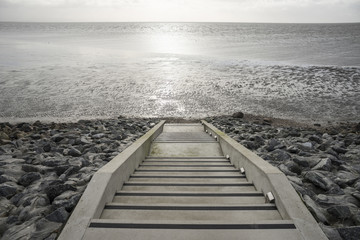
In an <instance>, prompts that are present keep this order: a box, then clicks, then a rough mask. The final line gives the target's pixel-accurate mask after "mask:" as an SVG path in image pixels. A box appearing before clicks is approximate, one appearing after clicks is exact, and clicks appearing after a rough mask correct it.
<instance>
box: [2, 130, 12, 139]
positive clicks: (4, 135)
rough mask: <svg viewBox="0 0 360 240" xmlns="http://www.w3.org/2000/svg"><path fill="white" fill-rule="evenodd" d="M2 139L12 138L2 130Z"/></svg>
mask: <svg viewBox="0 0 360 240" xmlns="http://www.w3.org/2000/svg"><path fill="white" fill-rule="evenodd" d="M0 140H10V138H9V136H8V135H7V134H6V133H5V132H3V131H0Z"/></svg>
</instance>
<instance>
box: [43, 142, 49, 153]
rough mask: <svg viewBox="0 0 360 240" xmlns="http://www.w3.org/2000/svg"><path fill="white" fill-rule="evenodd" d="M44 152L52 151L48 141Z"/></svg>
mask: <svg viewBox="0 0 360 240" xmlns="http://www.w3.org/2000/svg"><path fill="white" fill-rule="evenodd" d="M43 150H44V152H50V151H51V144H50V143H47V144H45V145H44V146H43Z"/></svg>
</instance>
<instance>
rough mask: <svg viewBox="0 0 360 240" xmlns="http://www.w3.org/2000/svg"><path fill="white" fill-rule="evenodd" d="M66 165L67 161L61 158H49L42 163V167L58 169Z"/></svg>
mask: <svg viewBox="0 0 360 240" xmlns="http://www.w3.org/2000/svg"><path fill="white" fill-rule="evenodd" d="M64 163H66V160H64V159H60V158H47V159H45V160H44V161H42V162H41V164H42V165H44V166H48V167H56V166H59V165H61V164H64Z"/></svg>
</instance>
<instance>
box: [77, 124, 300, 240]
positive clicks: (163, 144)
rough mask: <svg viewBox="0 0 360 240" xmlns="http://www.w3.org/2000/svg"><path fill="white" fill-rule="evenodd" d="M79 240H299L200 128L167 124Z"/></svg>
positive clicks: (294, 231) (286, 221)
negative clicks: (143, 157) (145, 155)
mask: <svg viewBox="0 0 360 240" xmlns="http://www.w3.org/2000/svg"><path fill="white" fill-rule="evenodd" d="M83 239H154V240H155V239H156V240H161V239H178V240H185V239H197V240H199V239H204V240H205V239H206V240H209V239H210V240H211V239H256V240H258V239H289V240H291V239H303V236H302V235H301V234H300V232H299V231H298V229H297V228H296V226H295V225H294V223H293V222H292V220H284V219H283V218H282V216H281V214H280V213H279V211H278V209H277V207H276V205H275V204H274V203H266V200H265V197H264V193H263V192H261V191H259V190H258V189H256V188H255V187H254V185H253V183H252V182H248V180H247V177H246V173H245V174H241V173H240V170H239V169H238V168H236V167H235V166H234V165H232V164H231V162H230V161H229V160H228V159H227V158H226V157H225V156H224V153H223V151H222V148H221V146H220V144H219V141H218V139H217V138H214V137H213V136H211V135H210V134H208V133H206V132H205V131H204V127H203V126H202V125H201V124H165V125H164V127H163V132H162V133H161V134H160V135H159V136H158V137H157V138H156V139H155V140H154V141H153V142H152V144H151V148H150V152H149V155H148V156H147V157H146V159H145V160H144V161H143V162H142V163H141V164H140V165H139V166H138V167H137V168H136V170H135V172H133V174H131V175H130V178H129V179H128V181H126V182H124V184H123V186H122V188H121V190H120V191H116V193H115V196H114V197H113V200H112V202H109V203H107V204H106V205H105V207H104V209H103V211H102V213H101V214H100V218H97V219H92V220H91V222H90V224H89V226H88V228H87V229H86V232H85V235H84V237H83Z"/></svg>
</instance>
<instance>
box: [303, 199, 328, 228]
mask: <svg viewBox="0 0 360 240" xmlns="http://www.w3.org/2000/svg"><path fill="white" fill-rule="evenodd" d="M303 198H304V201H305V204H306V206H307V208H308V209H309V210H310V212H311V213H312V214H313V216H314V217H315V218H316V220H318V221H319V222H321V223H324V224H326V225H328V223H329V220H328V218H329V216H328V214H327V213H326V212H325V210H324V209H322V208H321V207H320V206H318V205H317V204H316V202H315V201H314V200H312V199H311V198H310V197H309V196H308V195H305V196H304V197H303Z"/></svg>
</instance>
